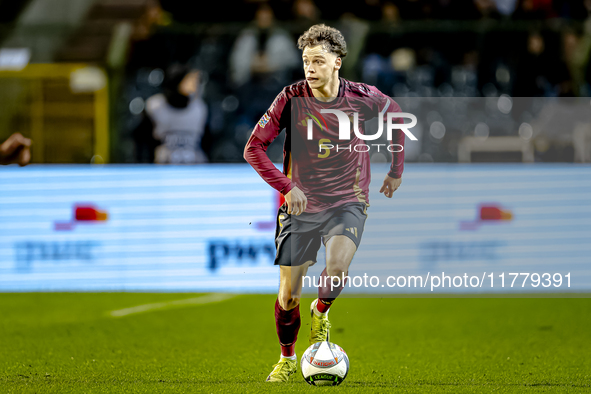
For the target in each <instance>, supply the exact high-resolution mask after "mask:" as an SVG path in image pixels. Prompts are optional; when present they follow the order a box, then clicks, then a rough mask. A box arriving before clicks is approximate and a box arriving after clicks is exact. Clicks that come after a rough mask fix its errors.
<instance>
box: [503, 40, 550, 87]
mask: <svg viewBox="0 0 591 394" xmlns="http://www.w3.org/2000/svg"><path fill="white" fill-rule="evenodd" d="M558 67H559V65H558V60H557V59H556V57H555V56H552V55H551V54H549V53H548V52H547V50H546V43H545V40H544V37H543V36H542V34H541V33H540V32H532V33H530V34H529V36H528V37H527V48H526V52H525V55H524V56H523V57H522V58H521V59H520V60H519V62H518V63H517V69H516V73H515V85H514V86H513V95H514V96H516V97H543V96H551V95H553V94H552V89H553V86H552V83H551V82H554V81H551V75H552V74H553V73H555V72H556V70H557V69H558Z"/></svg>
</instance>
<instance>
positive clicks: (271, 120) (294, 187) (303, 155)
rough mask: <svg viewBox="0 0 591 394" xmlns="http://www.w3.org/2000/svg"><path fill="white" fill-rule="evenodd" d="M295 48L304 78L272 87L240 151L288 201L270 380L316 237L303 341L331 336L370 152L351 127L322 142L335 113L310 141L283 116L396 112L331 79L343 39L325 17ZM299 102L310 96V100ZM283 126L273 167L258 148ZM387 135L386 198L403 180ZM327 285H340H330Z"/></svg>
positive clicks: (283, 370)
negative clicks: (317, 272)
mask: <svg viewBox="0 0 591 394" xmlns="http://www.w3.org/2000/svg"><path fill="white" fill-rule="evenodd" d="M298 47H299V49H301V50H303V54H302V60H303V63H304V71H305V77H306V80H305V81H300V82H297V83H295V84H293V85H290V86H287V87H285V88H284V89H283V91H282V92H281V93H279V95H278V96H277V98H276V99H275V101H274V102H273V104H272V105H271V107H270V108H269V109H268V110H267V112H266V113H265V114H264V115H263V117H262V118H261V120H260V121H259V122H258V124H257V125H256V127H255V128H254V130H253V132H252V135H251V137H250V139H249V140H248V143H247V145H246V147H245V150H244V158H245V159H246V160H247V161H248V163H250V165H252V166H253V167H254V169H255V170H256V171H257V172H258V173H259V175H260V176H261V177H262V178H263V179H264V180H265V181H266V182H267V183H269V185H271V186H272V187H273V188H275V189H276V190H278V191H279V192H280V193H281V194H283V195H284V196H285V201H286V203H284V204H283V205H282V206H281V207H280V209H279V212H278V216H277V229H276V239H275V245H276V247H277V254H276V258H275V264H276V265H279V266H280V284H279V294H278V297H277V301H276V302H275V322H276V328H277V334H278V336H279V343H280V345H281V358H280V360H279V362H278V363H277V364H275V365H274V366H273V370H272V372H271V373H270V375H269V376H268V377H267V381H268V382H286V381H288V379H289V376H290V375H291V374H293V373H294V372H296V370H297V368H296V365H297V362H296V355H295V350H294V347H295V342H296V339H297V335H298V331H299V328H300V325H301V320H300V311H299V300H300V297H301V291H302V285H303V276H305V275H306V272H307V270H308V267H309V266H311V265H313V264H314V263H316V255H317V252H318V249H319V248H320V245H321V242H323V243H324V245H325V247H326V268H325V269H324V271H323V272H322V275H321V278H320V286H319V287H318V298H317V299H316V300H314V301H313V302H312V305H311V308H310V309H311V311H310V314H311V319H312V320H311V330H310V344H313V343H316V342H320V341H327V340H329V328H330V323H329V320H328V311H329V308H330V307H331V305H332V303H333V302H334V300H335V298H336V297H338V295H339V294H340V292H341V290H342V289H343V287H344V285H345V283H344V282H345V281H341V282H338V281H337V279H336V278H337V277H338V279H339V280H341V279H342V278H344V277H345V276H346V275H347V274H348V271H349V264H350V263H351V260H352V259H353V256H354V255H355V252H356V251H357V248H358V246H359V243H360V240H361V236H362V234H363V228H364V224H365V219H366V217H367V213H366V212H367V211H366V209H367V207H368V206H369V203H368V201H369V200H368V191H369V182H370V172H369V153H368V152H364V149H351V147H352V146H354V147H357V146H358V145H360V144H363V145H364V146H365V143H364V141H363V140H362V139H360V138H358V137H357V136H356V135H355V134H353V136H352V138H351V139H350V141H338V142H339V143H344V145H342V146H341V148H343V149H339V150H338V151H335V149H329V145H328V144H336V142H337V140H338V139H339V134H338V133H339V131H338V130H339V121H340V119H337V118H338V117H337V116H334V115H332V114H326V113H325V115H324V116H323V122H326V123H324V125H325V126H326V127H323V128H321V130H318V129H319V127H316V129H315V130H314V133H316V135H315V136H314V139H313V140H309V138H308V137H309V134H307V133H308V129H307V124H306V122H302V120H303V119H295V122H292V121H291V120H292V119H293V118H294V117H296V118H297V115H298V114H299V113H302V114H304V113H306V114H308V115H314V114H313V113H312V112H313V111H314V109H313V108H311V107H315V108H317V109H322V108H324V109H327V108H333V109H339V108H340V109H345V108H346V109H348V110H352V111H350V112H357V110H359V111H360V112H363V109H362V108H361V107H362V106H363V105H361V104H363V103H364V102H365V103H367V106H369V107H371V106H372V103H373V104H375V106H374V107H372V108H371V110H372V111H371V113H372V114H373V117H374V118H375V117H377V116H378V114H379V115H380V116H382V117H383V114H384V113H385V112H386V110H387V112H400V107H399V106H398V104H396V102H394V101H393V100H392V99H390V98H389V97H387V96H386V95H384V94H383V93H381V92H380V91H379V90H377V89H376V88H375V87H373V86H369V85H366V84H362V83H355V82H351V81H348V80H346V79H343V78H340V77H339V69H340V68H341V65H342V61H343V58H344V57H345V56H346V55H347V46H346V43H345V40H344V38H343V36H342V34H341V33H340V32H339V31H338V30H336V29H334V28H332V27H328V26H325V25H323V24H321V25H315V26H312V27H311V28H310V29H309V30H308V31H306V32H305V33H304V34H303V35H301V36H300V38H299V39H298ZM298 98H299V99H298ZM292 99H293V100H292ZM298 100H308V102H309V105H308V104H307V102H306V101H304V102H303V103H302V102H300V101H298ZM360 103H361V104H360ZM310 111H312V112H310ZM366 112H367V111H366ZM317 113H320V110H318V112H317ZM358 116H359V117H358V121H359V122H358V124H359V125H360V126H359V129H362V126H361V125H362V121H363V120H368V119H370V117H367V116H365V115H363V113H362V114H358ZM316 119H317V118H316ZM351 120H353V117H352V118H351ZM382 120H383V119H382ZM397 121H398V122H399V121H400V120H399V119H398V120H397ZM320 124H322V123H320ZM284 128H285V129H286V138H285V143H284V161H283V172H281V171H279V170H278V169H276V168H275V166H274V165H273V163H272V162H271V160H270V159H269V158H268V156H267V154H266V150H267V147H268V146H269V144H271V142H272V141H273V140H274V139H275V138H276V137H277V136H278V135H279V133H280V132H281V131H282V130H283V129H284ZM360 132H363V131H362V130H360ZM318 137H320V138H318ZM392 140H393V141H391V143H392V145H390V146H395V145H394V144H398V146H399V149H392V150H390V151H392V152H393V157H392V164H391V166H390V171H389V172H388V174H387V175H386V177H385V179H384V181H383V185H382V187H381V189H380V193H384V195H386V197H389V198H391V197H392V193H394V191H396V189H398V187H399V186H400V183H401V176H402V170H403V165H404V156H403V151H402V149H403V145H404V134H403V132H402V131H400V130H394V133H393V134H392ZM331 141H333V142H332V143H331ZM332 146H334V145H332ZM319 148H320V149H319ZM357 150H359V151H361V152H359V151H357ZM382 151H385V149H383V150H382ZM327 276H328V277H329V278H326V277H327ZM327 279H329V280H328V281H327ZM332 280H334V282H332V283H331V281H332ZM331 284H333V285H339V286H338V287H335V288H332V287H331Z"/></svg>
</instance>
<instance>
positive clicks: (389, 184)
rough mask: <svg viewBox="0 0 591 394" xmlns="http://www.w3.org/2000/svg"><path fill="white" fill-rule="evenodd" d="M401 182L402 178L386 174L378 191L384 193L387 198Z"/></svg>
mask: <svg viewBox="0 0 591 394" xmlns="http://www.w3.org/2000/svg"><path fill="white" fill-rule="evenodd" d="M401 183H402V178H391V177H390V176H388V175H386V177H385V178H384V184H383V185H382V187H381V188H380V193H384V196H386V197H388V198H392V194H394V192H395V191H396V189H398V188H399V187H400V184H401Z"/></svg>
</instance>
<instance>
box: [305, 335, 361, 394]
mask: <svg viewBox="0 0 591 394" xmlns="http://www.w3.org/2000/svg"><path fill="white" fill-rule="evenodd" d="M300 366H301V370H302V376H304V380H305V381H306V382H308V383H309V384H311V385H314V386H337V385H339V384H341V383H342V382H343V380H345V378H346V377H347V374H348V373H349V357H347V353H345V351H344V350H343V348H341V347H340V346H339V345H336V344H334V343H330V342H328V341H324V342H316V343H315V344H313V345H312V346H310V347H309V348H308V349H306V351H305V352H304V355H303V356H302V361H301V363H300Z"/></svg>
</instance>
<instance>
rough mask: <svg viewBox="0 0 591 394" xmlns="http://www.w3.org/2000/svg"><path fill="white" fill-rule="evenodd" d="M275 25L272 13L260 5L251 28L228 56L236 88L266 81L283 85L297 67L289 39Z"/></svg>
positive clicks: (294, 51) (267, 7)
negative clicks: (253, 81) (270, 80)
mask: <svg viewBox="0 0 591 394" xmlns="http://www.w3.org/2000/svg"><path fill="white" fill-rule="evenodd" d="M274 22H275V16H274V14H273V10H272V9H271V7H269V6H268V5H266V4H263V5H261V6H260V7H259V8H258V10H257V12H256V15H255V24H254V26H253V27H248V28H246V29H245V30H243V31H242V32H241V33H240V35H239V37H238V38H237V39H236V42H235V43H234V48H233V49H232V53H231V54H230V72H231V79H232V82H233V84H234V85H235V86H236V87H240V86H243V85H244V84H246V83H247V82H250V81H252V80H255V81H261V80H263V82H264V80H266V79H275V80H276V81H277V82H278V83H279V84H283V85H285V84H287V83H288V82H289V77H290V76H291V72H292V69H293V68H295V67H297V66H299V63H300V59H299V56H298V52H297V50H296V47H295V43H294V41H293V39H292V37H291V36H290V35H289V33H288V32H287V31H285V30H283V29H281V28H279V27H277V26H276V25H275V23H274Z"/></svg>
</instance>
